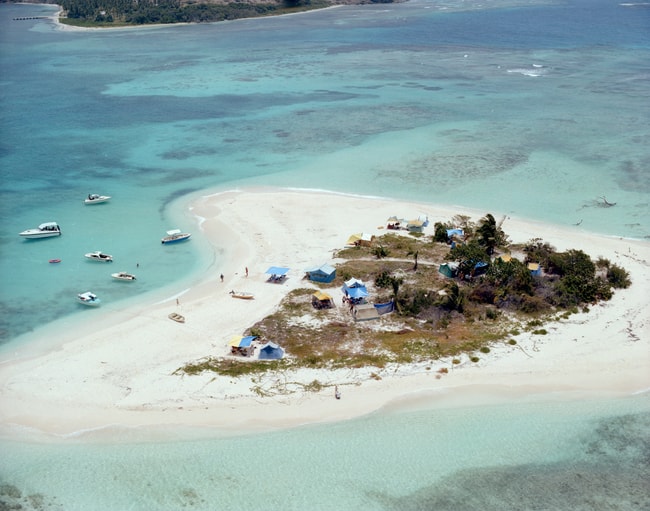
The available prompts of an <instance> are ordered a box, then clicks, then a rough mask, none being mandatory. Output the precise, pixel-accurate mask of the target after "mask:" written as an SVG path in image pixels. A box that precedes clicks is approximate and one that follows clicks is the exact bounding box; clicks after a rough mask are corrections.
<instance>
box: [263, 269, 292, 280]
mask: <svg viewBox="0 0 650 511" xmlns="http://www.w3.org/2000/svg"><path fill="white" fill-rule="evenodd" d="M288 271H289V268H285V267H284V266H271V267H270V268H269V269H268V270H266V274H267V275H270V277H269V278H268V279H267V282H275V283H279V282H282V281H283V280H284V279H285V278H286V277H287V272H288Z"/></svg>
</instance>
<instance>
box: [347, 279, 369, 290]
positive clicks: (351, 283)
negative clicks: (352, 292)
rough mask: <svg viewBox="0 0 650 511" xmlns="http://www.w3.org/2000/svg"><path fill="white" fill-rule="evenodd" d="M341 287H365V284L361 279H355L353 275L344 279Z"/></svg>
mask: <svg viewBox="0 0 650 511" xmlns="http://www.w3.org/2000/svg"><path fill="white" fill-rule="evenodd" d="M343 287H344V288H346V289H351V288H353V287H366V285H365V284H364V283H363V280H359V279H355V278H354V277H353V278H351V279H348V280H346V281H345V282H344V283H343Z"/></svg>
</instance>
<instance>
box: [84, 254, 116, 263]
mask: <svg viewBox="0 0 650 511" xmlns="http://www.w3.org/2000/svg"><path fill="white" fill-rule="evenodd" d="M84 257H86V258H87V259H89V260H90V261H97V262H99V263H112V262H113V256H110V255H108V254H102V255H101V256H100V255H98V254H97V253H92V252H91V253H88V254H85V256H84Z"/></svg>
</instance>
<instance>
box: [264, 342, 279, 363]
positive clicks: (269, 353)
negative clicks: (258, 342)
mask: <svg viewBox="0 0 650 511" xmlns="http://www.w3.org/2000/svg"><path fill="white" fill-rule="evenodd" d="M282 357H284V350H283V349H282V348H280V346H278V345H277V344H275V343H273V342H268V343H266V344H265V345H264V346H262V347H261V348H260V354H259V358H260V359H261V360H280V359H281V358H282Z"/></svg>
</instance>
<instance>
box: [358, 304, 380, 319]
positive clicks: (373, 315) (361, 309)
mask: <svg viewBox="0 0 650 511" xmlns="http://www.w3.org/2000/svg"><path fill="white" fill-rule="evenodd" d="M352 314H353V316H354V320H355V321H368V320H370V319H379V311H378V310H377V309H376V308H375V306H374V305H373V304H371V303H368V304H363V305H355V306H354V310H353V312H352Z"/></svg>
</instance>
